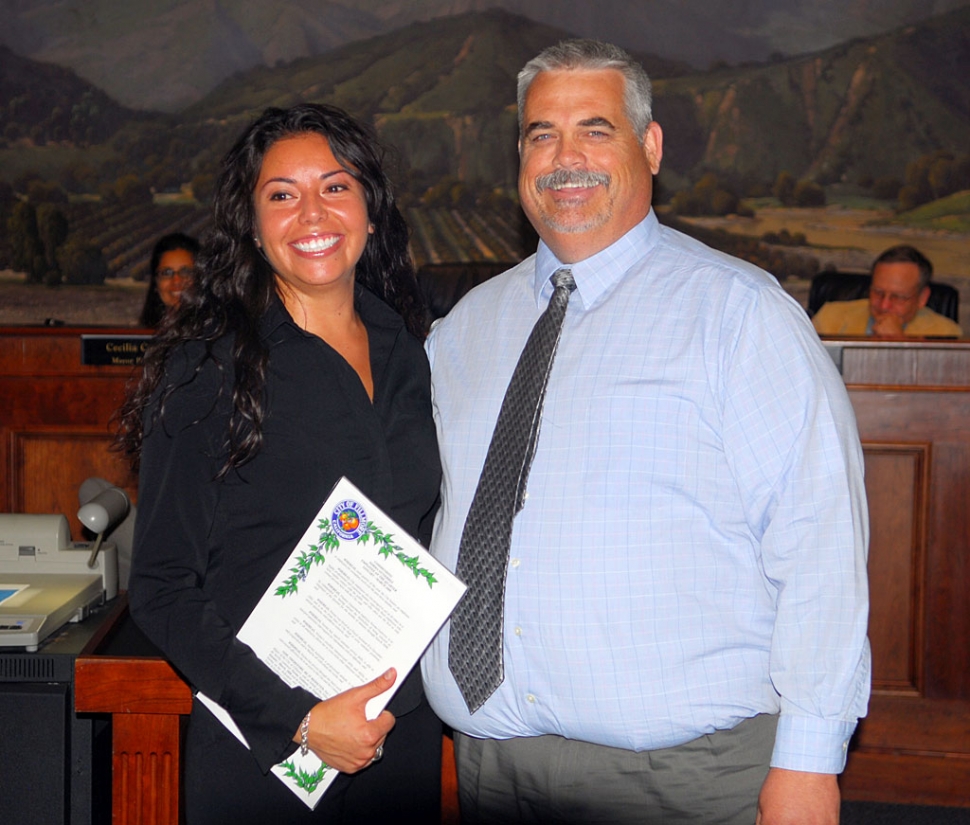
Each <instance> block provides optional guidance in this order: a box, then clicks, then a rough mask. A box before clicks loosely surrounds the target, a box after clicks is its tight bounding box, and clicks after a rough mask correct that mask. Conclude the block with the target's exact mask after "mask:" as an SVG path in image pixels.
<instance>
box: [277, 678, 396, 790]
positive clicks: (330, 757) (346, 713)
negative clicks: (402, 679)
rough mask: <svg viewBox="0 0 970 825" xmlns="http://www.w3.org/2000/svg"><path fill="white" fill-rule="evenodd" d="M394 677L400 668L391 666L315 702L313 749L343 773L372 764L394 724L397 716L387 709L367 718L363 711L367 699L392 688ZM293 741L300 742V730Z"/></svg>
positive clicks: (309, 739) (311, 730) (310, 734)
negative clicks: (359, 683)
mask: <svg viewBox="0 0 970 825" xmlns="http://www.w3.org/2000/svg"><path fill="white" fill-rule="evenodd" d="M395 679H397V671H396V670H395V669H394V668H391V669H390V670H388V671H387V672H386V673H382V674H381V675H380V676H378V677H377V678H376V679H374V680H373V681H372V682H368V683H367V684H366V685H361V686H360V687H355V688H351V689H350V690H345V691H344V692H343V693H338V694H337V695H336V696H333V697H331V698H330V699H326V700H324V701H323V702H319V703H318V704H316V705H314V706H313V708H312V709H311V710H310V728H309V731H308V733H307V745H308V746H309V748H310V750H312V751H313V752H314V753H315V754H316V755H317V756H319V757H320V758H321V759H322V760H323V761H324V762H326V763H327V764H328V765H329V766H330V767H332V768H336V769H337V770H338V771H340V772H341V773H356V772H357V771H359V770H360V769H361V768H366V767H367V766H368V765H370V763H371V761H372V760H373V759H374V754H375V753H376V751H377V748H378V747H379V746H381V745H383V744H384V739H385V738H386V737H387V734H388V733H390V731H391V728H393V727H394V717H393V716H392V715H391V714H390V713H389V712H388V711H386V710H385V711H382V712H381V714H380V715H379V716H378V717H377V718H376V719H373V720H371V721H368V720H367V717H366V715H365V713H364V710H365V708H366V706H367V702H368V701H370V700H371V699H372V698H374V697H375V696H378V695H379V694H381V693H383V692H384V691H385V690H387V689H388V688H390V687H391V685H393V684H394V680H395ZM293 741H294V742H300V741H301V740H300V731H299V730H298V731H297V732H296V734H295V735H294V736H293Z"/></svg>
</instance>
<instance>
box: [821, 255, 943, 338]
mask: <svg viewBox="0 0 970 825" xmlns="http://www.w3.org/2000/svg"><path fill="white" fill-rule="evenodd" d="M871 274H872V284H871V285H870V287H869V297H868V298H859V299H858V300H856V301H829V302H828V303H826V304H824V305H823V306H822V307H821V309H819V311H818V312H817V313H815V317H814V318H813V319H812V323H813V324H814V325H815V329H816V331H817V332H818V334H819V335H870V336H872V337H874V338H899V337H902V336H904V335H908V336H933V337H947V338H960V337H961V335H962V332H961V330H960V325H959V324H957V323H956V322H955V321H951V320H950V319H949V318H947V317H945V316H943V315H940V314H939V313H937V312H934V311H933V310H932V309H929V308H928V307H927V306H926V302H927V300H929V297H930V278H931V277H932V276H933V264H931V263H930V261H929V259H928V258H927V257H926V256H925V255H923V253H922V252H920V251H919V250H918V249H916V248H915V247H912V246H905V245H901V246H893V247H890V248H889V249H887V250H886V251H885V252H883V253H882V254H881V255H880V256H879V257H878V258H876V260H875V263H873V265H872V272H871Z"/></svg>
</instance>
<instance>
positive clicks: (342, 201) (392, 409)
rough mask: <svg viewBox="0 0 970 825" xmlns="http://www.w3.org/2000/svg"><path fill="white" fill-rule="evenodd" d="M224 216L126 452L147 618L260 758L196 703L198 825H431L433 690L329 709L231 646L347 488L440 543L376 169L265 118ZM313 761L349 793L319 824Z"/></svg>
mask: <svg viewBox="0 0 970 825" xmlns="http://www.w3.org/2000/svg"><path fill="white" fill-rule="evenodd" d="M213 218H214V227H213V231H212V233H211V234H210V235H209V237H208V239H207V242H206V244H205V246H204V247H203V251H202V254H201V255H200V257H199V272H198V276H197V277H196V280H195V284H194V286H193V288H192V289H190V290H188V291H187V292H186V293H185V295H184V297H183V299H182V305H181V308H180V309H179V311H178V312H177V313H176V314H175V315H173V316H171V320H172V323H165V324H163V325H162V327H161V328H160V330H159V332H158V334H157V335H156V336H155V337H154V339H153V341H152V344H151V346H150V347H149V349H148V352H147V353H146V354H145V359H144V369H143V372H142V378H141V383H140V384H139V385H138V387H137V388H136V389H135V390H134V391H133V393H132V394H131V395H130V396H129V398H128V401H127V403H126V406H125V407H124V408H123V417H122V432H121V436H122V442H123V445H124V446H125V448H126V449H127V451H128V453H129V455H130V456H132V457H133V458H135V459H136V460H138V459H140V463H141V474H140V479H139V501H138V508H139V512H138V521H137V523H136V527H135V538H134V556H133V559H132V572H131V580H130V583H129V590H128V596H129V600H130V605H131V614H132V617H133V618H134V620H135V621H136V623H137V624H138V625H139V626H140V627H141V629H142V630H143V631H144V632H145V634H146V635H147V636H148V637H149V638H150V639H151V640H152V641H153V642H154V643H155V644H156V645H157V646H158V647H159V648H160V649H161V650H162V651H163V652H164V653H165V655H166V656H167V657H168V658H169V659H170V661H171V662H172V663H173V664H174V665H175V666H176V667H177V668H178V669H179V671H180V672H181V673H182V674H183V675H184V677H185V678H186V679H187V680H188V681H189V682H190V683H191V684H192V686H193V687H194V688H196V689H198V690H200V691H202V692H203V693H205V694H206V695H207V696H210V697H212V698H213V699H215V700H216V701H218V702H219V703H220V704H221V705H222V706H223V707H224V708H226V709H227V710H228V711H229V712H230V714H231V715H232V717H233V719H234V720H235V722H236V723H237V724H238V726H239V728H240V729H241V730H242V732H243V733H244V734H245V736H246V739H247V741H248V742H249V745H250V746H251V750H247V749H246V748H245V747H244V746H243V745H241V744H240V743H239V742H238V741H237V740H236V738H235V737H234V736H233V735H232V734H231V733H229V731H228V730H226V728H225V727H223V725H222V723H221V722H219V721H217V720H216V718H215V717H214V716H213V715H212V714H211V713H210V712H209V711H208V710H207V709H206V708H205V707H204V706H203V705H201V704H200V703H199V702H195V703H194V705H193V708H192V715H191V719H190V721H189V726H188V731H187V734H186V740H185V761H184V767H185V772H184V791H185V808H186V821H187V822H188V823H189V825H204V824H205V823H213V825H221V823H226V822H240V823H250V822H260V823H272V824H273V825H282V824H283V823H295V822H309V821H314V822H315V821H323V822H327V823H329V824H330V825H338V824H339V823H343V824H344V825H350V824H351V823H353V825H365V823H381V825H385V823H390V822H407V823H425V824H426V825H432V823H434V824H435V825H436V823H438V822H439V821H440V780H441V724H440V722H438V720H437V719H436V717H435V716H434V713H433V711H432V710H431V708H430V706H429V705H428V703H427V700H426V699H425V698H424V692H423V690H422V687H421V674H420V672H419V671H418V670H417V669H415V671H413V672H412V673H411V674H410V675H407V677H406V678H405V676H406V675H405V674H403V673H402V674H397V673H396V672H395V671H394V669H393V668H392V669H391V670H389V671H388V672H387V673H385V674H374V676H375V677H376V678H374V679H373V680H372V681H371V682H369V683H367V684H365V685H361V686H358V687H355V688H351V689H350V690H347V691H345V692H343V693H340V694H337V695H336V696H331V697H329V698H326V699H324V698H322V697H319V696H316V695H314V694H313V693H311V692H310V691H308V690H305V689H304V688H302V687H299V686H296V687H292V688H291V687H289V686H288V685H287V684H286V683H285V682H284V681H283V680H282V679H281V678H280V677H279V676H277V675H276V673H275V672H274V671H273V670H271V669H270V668H269V667H267V666H266V665H265V664H264V663H263V662H261V661H260V660H259V659H258V658H257V657H256V656H255V655H254V653H253V652H252V650H251V649H250V648H248V647H247V646H246V645H245V644H243V643H241V642H240V641H238V640H237V639H236V634H237V632H238V631H239V628H240V627H241V626H242V624H243V623H244V622H245V621H246V619H247V617H248V616H249V614H250V613H251V612H252V610H253V608H254V607H255V605H256V603H257V602H258V601H259V599H260V597H261V596H262V595H263V593H264V592H265V591H266V588H267V587H268V586H269V585H270V583H271V582H272V581H273V580H274V578H275V577H276V576H277V574H278V572H279V569H280V567H281V565H282V564H283V562H284V561H286V559H287V558H288V557H289V554H290V551H291V550H292V549H293V548H294V546H296V544H297V542H298V541H299V539H300V538H301V536H302V535H303V532H304V530H305V529H306V527H307V525H308V524H309V523H310V520H311V519H312V518H313V517H314V516H315V515H316V514H317V511H318V510H319V508H320V505H321V504H322V502H323V501H324V500H325V499H326V497H327V495H328V494H329V493H330V490H331V489H332V488H333V485H334V484H335V483H336V482H337V481H338V479H339V478H340V477H341V476H347V477H348V478H349V479H350V480H351V481H352V482H353V483H354V484H356V485H357V486H358V487H359V488H360V489H361V490H362V491H363V492H364V493H365V494H366V495H367V496H368V497H369V498H370V499H371V500H372V501H374V503H375V504H376V505H377V506H378V507H380V508H381V509H383V510H384V511H385V512H387V513H388V515H389V516H390V517H391V518H392V519H393V520H394V521H395V522H396V523H397V524H399V525H400V526H401V527H402V528H403V529H404V530H407V531H408V532H409V533H411V534H412V535H415V536H417V537H419V538H421V539H422V541H423V542H424V543H425V544H427V540H428V539H429V538H430V527H431V521H432V519H433V515H434V512H435V506H436V501H437V495H438V487H439V483H440V480H441V467H440V463H439V459H438V447H437V439H436V435H435V427H434V421H433V420H432V414H431V387H430V370H429V367H428V361H427V358H426V356H425V354H424V349H423V347H422V344H421V337H423V312H422V307H421V302H420V295H419V292H418V288H417V282H416V280H415V276H414V268H413V265H412V263H411V259H410V257H409V254H408V232H407V226H406V225H405V223H404V218H403V217H402V216H401V214H400V212H399V211H398V208H397V206H396V205H395V201H394V196H393V194H392V191H391V187H390V183H389V181H388V179H387V176H386V175H385V173H384V171H383V169H382V167H381V151H380V149H379V147H378V145H377V144H376V143H375V141H374V138H373V137H372V135H371V133H370V132H369V131H367V130H366V129H364V128H363V127H361V125H360V124H358V123H357V122H356V121H354V120H353V119H351V118H350V117H349V116H348V115H347V114H345V113H344V112H343V111H341V110H339V109H336V108H333V107H330V106H322V105H314V104H303V105H300V106H296V107H294V108H293V109H289V110H285V111H284V110H281V109H269V110H267V111H266V112H265V113H264V114H263V116H262V117H261V118H259V119H258V120H257V121H256V122H255V123H254V124H253V125H252V126H251V127H250V128H249V129H248V130H247V131H246V132H245V134H244V135H243V136H242V138H240V140H239V142H238V143H237V144H236V146H235V147H234V148H233V149H232V150H231V151H230V153H229V154H228V155H227V156H226V158H225V160H224V161H223V164H222V171H221V173H220V176H219V181H218V183H217V186H216V192H215V198H214V203H213ZM306 656H308V657H311V656H313V651H312V650H308V651H306ZM398 678H399V679H401V680H402V681H403V683H402V685H401V688H400V690H399V691H398V692H397V694H396V695H395V696H394V697H393V699H392V700H391V702H390V704H389V705H388V709H387V710H386V711H384V712H382V713H381V714H380V715H379V716H378V717H377V718H375V719H373V720H368V719H367V718H366V717H365V713H364V707H365V704H366V702H367V700H368V699H370V698H371V697H372V696H376V695H378V694H380V693H383V692H384V691H385V690H386V689H387V688H389V687H390V686H391V685H392V684H393V683H394V680H395V679H398ZM298 745H299V746H305V747H306V748H307V749H309V750H312V751H313V752H314V753H316V754H317V756H319V757H320V758H321V759H322V760H323V761H324V762H326V763H327V764H328V765H329V766H331V767H333V768H335V769H337V770H339V771H341V775H340V776H338V777H337V779H336V780H335V781H334V783H333V785H332V786H331V787H330V788H329V789H328V790H327V792H326V794H325V795H324V796H323V798H322V799H321V800H320V803H319V804H318V805H317V807H316V809H315V810H313V811H310V810H308V809H307V808H306V807H305V806H304V805H303V803H302V802H301V801H300V800H299V799H297V797H296V796H295V795H294V794H293V793H291V791H290V790H289V789H287V788H286V787H285V786H284V785H283V783H281V782H280V781H279V779H277V777H276V776H275V775H273V774H272V773H269V771H270V768H271V767H272V766H273V765H274V764H275V763H278V762H280V761H281V760H283V759H285V758H286V757H288V756H289V755H290V753H292V752H293V750H294V749H295V748H296V747H297V746H298Z"/></svg>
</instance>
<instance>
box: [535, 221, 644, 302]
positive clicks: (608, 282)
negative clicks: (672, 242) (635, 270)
mask: <svg viewBox="0 0 970 825" xmlns="http://www.w3.org/2000/svg"><path fill="white" fill-rule="evenodd" d="M659 237H660V224H659V222H658V221H657V216H656V214H655V213H654V211H653V209H651V210H650V211H649V212H648V213H647V216H646V217H645V218H644V219H643V220H642V221H640V223H638V224H637V225H636V226H634V227H633V228H632V229H631V230H630V231H629V232H627V233H626V234H625V235H624V236H623V237H621V238H619V239H618V240H616V241H614V242H613V243H612V244H610V245H609V246H608V247H606V249H603V250H601V251H599V252H597V253H596V254H595V255H592V256H590V257H589V258H586V259H585V260H582V261H578V262H576V263H574V264H564V263H562V262H561V261H560V260H559V259H558V258H557V257H556V256H555V255H554V254H553V252H552V250H551V249H549V247H548V246H546V244H545V243H544V242H543V241H539V248H538V250H537V251H536V269H535V282H534V283H533V288H534V290H535V297H536V305H537V306H541V305H542V303H543V302H544V301H543V295H545V297H546V299H548V296H549V295H551V294H552V284H551V283H550V281H549V279H550V278H551V277H552V274H553V273H554V272H555V271H556V270H557V269H560V268H561V267H564V266H568V267H569V268H570V269H571V270H572V273H573V278H574V279H575V280H576V294H577V295H578V296H579V297H580V299H581V301H582V305H583V306H584V307H585V308H587V309H589V308H590V307H592V306H593V305H594V304H595V303H596V302H597V301H599V299H600V298H601V297H602V296H603V295H604V294H606V293H607V292H609V290H610V289H611V288H612V287H613V286H614V285H615V284H616V283H617V281H619V280H620V279H621V278H622V277H623V275H624V273H626V272H627V270H629V269H630V267H632V266H633V265H634V264H635V263H636V262H637V261H639V260H640V259H641V258H643V256H644V255H645V254H647V253H648V252H649V250H650V249H651V248H652V247H653V246H654V244H656V243H657V241H658V239H659Z"/></svg>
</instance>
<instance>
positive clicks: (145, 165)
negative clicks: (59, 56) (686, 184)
mask: <svg viewBox="0 0 970 825" xmlns="http://www.w3.org/2000/svg"><path fill="white" fill-rule="evenodd" d="M375 2H376V0H375ZM967 32H970V7H964V8H962V9H959V10H957V11H954V12H951V13H949V14H946V15H941V16H939V17H936V18H934V19H932V20H930V21H926V22H924V23H921V24H917V25H912V26H907V27H904V28H902V29H898V30H896V31H893V32H890V33H888V34H885V35H881V36H879V37H875V38H871V39H868V40H854V41H850V42H848V43H845V44H842V45H839V46H836V47H833V48H830V49H827V50H824V51H821V52H818V53H815V54H812V55H808V56H803V57H799V58H793V59H789V60H777V61H775V62H769V63H766V64H761V65H754V66H747V67H740V68H723V69H719V70H714V71H708V72H703V73H691V74H686V73H685V72H684V67H683V64H680V63H675V62H672V61H669V60H664V59H661V58H657V57H653V56H651V55H639V57H640V59H642V61H643V63H644V65H645V66H646V68H647V70H648V72H650V73H651V75H652V76H653V77H654V78H655V79H656V103H655V111H656V117H657V119H658V120H659V121H660V123H661V124H662V126H663V127H664V130H665V135H666V141H665V143H666V151H665V158H664V171H663V172H662V176H665V177H662V183H664V184H665V185H666V186H667V188H668V189H670V190H672V189H676V188H679V186H680V185H681V184H682V183H683V181H685V180H689V179H696V177H697V176H698V174H699V173H700V171H702V170H704V169H711V168H713V169H720V170H724V171H726V172H728V173H729V174H731V175H732V176H734V177H735V178H736V179H740V180H751V179H755V180H759V181H761V182H770V181H772V180H773V179H774V177H775V176H776V175H777V173H778V172H779V171H780V170H782V169H785V170H788V171H789V172H791V173H792V174H794V175H796V176H797V177H812V178H815V179H817V180H820V181H821V182H832V181H835V180H838V179H843V178H844V179H849V180H855V179H857V178H858V176H860V175H865V176H870V177H878V176H886V175H889V176H895V177H899V178H901V177H902V176H903V172H904V170H905V166H906V164H907V163H909V162H910V161H912V160H914V159H915V158H917V157H919V156H921V155H924V154H926V153H928V152H931V151H934V150H937V149H950V150H951V151H954V152H958V153H963V152H965V151H966V135H967V134H968V133H970V87H968V86H967V85H966V83H965V78H966V77H968V76H970V38H968V36H967ZM563 35H564V32H563V31H562V30H561V29H555V28H552V27H549V26H545V25H542V24H539V23H535V22H533V21H531V20H527V19H524V18H521V17H518V16H515V15H512V14H509V13H507V12H503V11H500V10H491V11H488V12H483V13H468V14H462V15H455V16H448V17H442V18H437V19H433V20H431V21H428V22H419V23H413V24H411V25H408V26H405V27H403V28H399V29H396V30H394V31H392V32H391V33H389V34H385V35H380V36H376V37H372V38H370V39H368V40H363V41H358V42H354V43H351V44H348V45H345V46H341V47H338V48H334V49H331V50H329V51H327V52H326V53H325V54H323V55H321V56H318V57H307V58H302V59H298V60H295V61H293V62H290V63H286V64H284V65H280V66H277V67H272V68H269V67H258V68H255V69H251V70H249V71H246V72H239V73H237V74H235V75H234V76H233V77H231V78H230V79H228V80H226V81H224V82H223V83H222V84H221V85H220V86H218V87H217V88H216V89H214V90H213V91H211V92H210V93H208V94H207V95H206V96H205V97H203V98H202V99H201V100H199V101H198V102H197V103H196V104H194V105H192V106H190V107H188V108H186V109H184V110H183V111H181V112H180V113H179V114H178V115H168V116H162V115H158V114H156V115H154V116H147V115H146V114H142V115H137V116H136V115H135V113H131V112H126V110H124V109H123V108H121V107H119V106H117V105H115V104H113V103H110V101H107V99H106V98H104V96H103V95H101V97H97V95H99V94H100V93H99V92H97V90H95V89H92V88H91V87H84V89H81V87H80V86H78V85H77V84H79V83H80V81H78V80H77V79H76V78H73V79H72V80H71V83H73V84H74V85H73V86H70V87H69V88H70V89H71V91H70V92H69V95H70V96H71V97H72V98H73V99H74V100H79V101H84V100H95V99H96V100H98V101H102V102H101V103H100V104H99V106H97V107H95V109H96V110H97V112H98V113H99V115H100V117H99V118H97V119H95V120H93V121H92V123H97V124H98V125H97V126H96V127H95V126H94V125H92V126H90V127H89V128H90V129H91V130H92V131H91V132H90V137H87V138H85V139H87V140H89V141H90V140H92V139H94V137H95V135H99V134H103V133H104V130H108V131H110V129H111V127H112V126H115V125H117V124H118V122H119V121H120V120H124V119H125V118H127V120H124V122H125V124H126V125H125V126H124V128H122V129H120V130H118V132H117V133H116V134H114V136H113V137H112V139H111V141H110V152H113V153H114V155H113V157H111V158H109V160H105V161H103V162H104V163H105V164H107V168H108V169H109V170H111V169H124V170H126V171H129V172H133V173H135V174H138V175H139V176H140V177H142V178H143V179H145V180H147V181H148V182H149V183H151V184H152V185H153V186H154V187H155V188H156V189H164V188H172V187H173V186H174V187H175V188H177V186H178V184H179V183H180V182H182V183H184V182H187V181H189V180H191V179H192V178H193V177H196V176H198V175H199V174H200V173H211V172H213V171H214V169H215V166H216V164H217V162H218V159H219V158H220V157H221V155H222V154H223V153H224V152H225V150H226V149H227V148H228V146H229V145H230V143H231V142H232V140H233V139H234V138H235V137H236V136H237V135H238V133H239V132H240V131H241V129H242V127H243V125H244V124H245V123H246V122H247V121H248V120H249V119H250V118H251V117H252V116H253V115H254V114H256V113H258V112H259V111H261V110H262V109H263V108H265V107H266V106H269V105H279V106H286V105H291V104H292V103H294V102H297V101H300V100H317V101H325V102H329V103H335V104H337V105H339V106H342V107H344V108H346V109H347V110H349V111H350V112H352V113H353V114H355V115H357V116H359V117H362V118H365V119H367V120H369V121H371V122H373V123H374V124H375V125H376V126H377V128H378V130H379V132H380V134H381V135H382V137H383V138H384V140H385V142H386V143H388V144H390V145H392V146H393V147H395V149H396V150H397V152H398V153H399V155H400V159H401V160H402V162H401V163H400V164H398V171H397V174H396V175H395V177H396V178H397V181H398V185H399V187H401V188H402V190H403V191H404V192H405V193H408V192H410V193H411V194H413V195H414V196H415V197H417V196H420V195H421V193H424V192H425V191H426V190H427V189H428V188H429V187H431V186H434V185H436V184H439V183H441V182H445V183H448V182H449V181H450V182H452V183H453V182H456V181H457V182H460V183H462V184H463V185H464V186H466V187H469V188H471V189H472V190H473V191H475V192H476V193H478V194H479V195H481V194H482V193H487V192H489V191H492V190H493V189H495V188H498V189H499V190H505V191H506V192H508V193H512V192H514V189H515V178H516V169H517V159H516V156H515V139H516V129H515V106H514V104H515V75H516V73H517V72H518V70H519V69H520V68H521V66H522V64H523V63H524V62H525V61H526V60H527V59H528V58H529V57H531V56H532V55H534V54H535V53H536V52H537V51H539V50H540V49H541V48H542V47H543V46H545V45H547V44H549V43H553V42H556V41H557V40H558V39H560V38H561V37H562V36H563ZM0 60H4V61H6V62H4V63H0V68H4V72H3V75H2V77H3V78H4V82H5V83H6V82H8V80H12V79H17V80H18V84H19V85H18V84H14V85H15V87H10V86H9V85H8V86H6V87H4V92H5V93H4V95H3V96H2V97H0V139H2V138H3V137H4V136H6V138H7V140H8V142H10V141H12V140H13V138H19V139H21V141H22V139H23V138H24V136H27V135H30V134H32V133H31V129H33V130H34V132H33V134H34V135H37V134H38V133H37V128H36V124H37V123H38V122H41V123H49V122H50V121H51V120H52V118H53V116H52V114H51V112H53V110H54V109H55V108H56V109H59V110H62V111H67V110H68V106H67V103H66V102H64V101H61V102H58V100H49V99H48V96H49V92H50V90H49V88H48V87H49V85H50V80H49V77H50V73H51V72H52V71H55V70H54V69H53V68H52V67H49V66H47V67H43V66H37V67H36V68H35V69H34V70H31V71H28V70H26V69H25V68H24V67H25V66H26V65H27V64H26V63H25V62H24V61H23V60H22V59H20V58H16V57H15V56H13V55H12V54H10V53H9V52H0ZM8 65H9V66H13V67H15V68H16V72H11V73H10V77H9V78H8V71H7V69H6V68H5V67H6V66H8ZM33 65H35V66H36V64H33ZM56 71H63V70H56ZM65 76H68V75H65ZM8 88H9V92H7V91H6V89H8ZM15 103H16V105H14V104H15ZM44 107H47V109H46V110H45V109H44ZM28 110H29V111H30V112H32V114H31V116H30V118H29V119H26V117H25V115H24V114H23V113H24V112H26V111H28ZM45 111H46V112H47V114H46V115H45V114H44V112H45ZM71 111H73V110H71ZM92 117H93V115H92ZM45 118H46V120H45ZM160 119H161V120H160ZM163 124H164V125H163ZM97 129H100V130H102V131H101V132H98V131H97ZM85 134H87V133H85ZM71 139H74V140H77V138H75V137H74V136H73V134H70V133H68V134H62V133H54V132H51V131H50V130H48V131H47V132H42V133H40V136H39V139H38V140H37V141H35V142H40V143H43V142H44V140H48V141H61V142H64V141H69V140H71ZM14 145H17V144H16V142H15V141H14ZM105 152H108V149H107V148H105V150H104V152H103V153H102V154H104V153H105ZM4 165H8V164H4ZM2 175H3V171H2V170H0V176H2Z"/></svg>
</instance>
